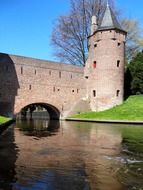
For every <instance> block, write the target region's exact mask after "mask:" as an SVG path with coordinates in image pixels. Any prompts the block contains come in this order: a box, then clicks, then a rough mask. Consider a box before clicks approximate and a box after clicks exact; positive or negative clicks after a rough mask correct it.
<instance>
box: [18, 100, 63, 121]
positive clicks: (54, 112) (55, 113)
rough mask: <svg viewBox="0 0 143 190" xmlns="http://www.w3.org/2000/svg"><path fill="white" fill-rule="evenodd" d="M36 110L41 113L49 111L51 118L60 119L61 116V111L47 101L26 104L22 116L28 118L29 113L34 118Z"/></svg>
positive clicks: (21, 112)
mask: <svg viewBox="0 0 143 190" xmlns="http://www.w3.org/2000/svg"><path fill="white" fill-rule="evenodd" d="M36 111H37V112H41V113H42V112H43V113H44V111H47V113H48V115H49V119H50V120H59V118H60V111H59V110H58V109H57V108H56V107H55V106H53V105H51V104H47V103H32V104H29V105H26V106H25V107H23V108H22V109H21V111H20V116H21V118H24V119H26V118H28V115H29V118H30V119H32V118H33V114H34V113H35V112H36Z"/></svg>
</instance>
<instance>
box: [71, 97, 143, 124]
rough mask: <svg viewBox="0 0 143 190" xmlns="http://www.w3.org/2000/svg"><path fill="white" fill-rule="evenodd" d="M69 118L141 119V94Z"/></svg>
mask: <svg viewBox="0 0 143 190" xmlns="http://www.w3.org/2000/svg"><path fill="white" fill-rule="evenodd" d="M71 118H79V119H97V120H133V121H137V120H139V121H143V95H138V96H130V97H129V98H128V99H127V100H126V101H125V102H124V103H123V104H122V105H119V106H116V107H114V108H112V109H109V110H106V111H102V112H86V113H80V114H78V115H74V116H72V117H71Z"/></svg>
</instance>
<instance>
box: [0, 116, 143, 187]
mask: <svg viewBox="0 0 143 190" xmlns="http://www.w3.org/2000/svg"><path fill="white" fill-rule="evenodd" d="M0 190H143V126H136V125H118V124H97V123H84V122H83V123H80V122H65V121H62V122H58V121H50V122H49V121H48V120H38V119H34V120H28V121H20V120H19V121H17V123H16V124H14V125H13V126H11V127H10V128H9V129H8V130H7V131H5V132H4V133H3V134H2V136H0Z"/></svg>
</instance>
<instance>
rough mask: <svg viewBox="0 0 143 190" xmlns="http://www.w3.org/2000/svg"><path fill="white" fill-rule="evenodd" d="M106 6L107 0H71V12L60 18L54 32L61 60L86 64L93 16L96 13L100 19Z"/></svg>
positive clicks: (57, 52) (53, 38) (53, 40)
mask: <svg viewBox="0 0 143 190" xmlns="http://www.w3.org/2000/svg"><path fill="white" fill-rule="evenodd" d="M104 8H105V0H71V10H70V12H69V14H68V15H67V16H60V17H59V18H58V20H57V24H56V26H55V28H54V30H53V34H52V44H53V45H54V46H55V48H56V54H55V55H56V56H57V57H58V58H60V60H61V61H63V62H69V63H72V64H77V65H85V62H86V59H87V55H88V42H87V37H88V36H89V34H90V26H91V17H92V15H95V14H96V15H97V18H98V19H99V18H100V16H101V14H102V13H103V11H104Z"/></svg>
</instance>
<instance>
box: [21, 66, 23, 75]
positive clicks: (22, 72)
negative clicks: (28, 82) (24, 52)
mask: <svg viewBox="0 0 143 190" xmlns="http://www.w3.org/2000/svg"><path fill="white" fill-rule="evenodd" d="M21 74H22V75H23V67H21Z"/></svg>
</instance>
